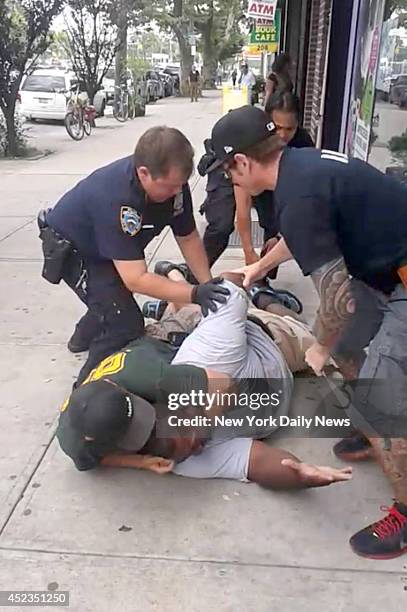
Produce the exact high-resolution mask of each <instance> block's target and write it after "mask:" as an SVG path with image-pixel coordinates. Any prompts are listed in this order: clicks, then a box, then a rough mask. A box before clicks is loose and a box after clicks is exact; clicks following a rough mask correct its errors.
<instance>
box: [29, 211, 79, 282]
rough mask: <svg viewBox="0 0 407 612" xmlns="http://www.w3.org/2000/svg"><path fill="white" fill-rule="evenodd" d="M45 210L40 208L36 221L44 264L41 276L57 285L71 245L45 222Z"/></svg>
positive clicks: (70, 251)
mask: <svg viewBox="0 0 407 612" xmlns="http://www.w3.org/2000/svg"><path fill="white" fill-rule="evenodd" d="M47 212H48V211H45V210H41V211H40V213H39V215H38V217H37V223H38V228H39V230H40V233H39V237H40V239H41V241H42V252H43V255H44V264H43V267H42V277H43V278H45V280H47V281H48V282H49V283H52V284H53V285H57V284H58V283H60V282H61V280H62V278H63V274H64V266H65V263H66V260H67V258H68V257H69V255H70V253H72V251H73V245H72V243H71V242H69V240H66V238H64V237H63V236H60V235H59V234H58V233H57V232H56V231H55V230H54V229H53V228H52V227H49V225H48V224H47Z"/></svg>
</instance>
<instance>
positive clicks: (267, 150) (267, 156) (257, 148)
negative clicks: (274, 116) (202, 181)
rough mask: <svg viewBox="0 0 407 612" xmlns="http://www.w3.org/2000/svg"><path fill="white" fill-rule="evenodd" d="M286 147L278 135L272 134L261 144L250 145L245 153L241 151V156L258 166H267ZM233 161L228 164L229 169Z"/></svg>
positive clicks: (233, 163)
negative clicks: (252, 160) (251, 160)
mask: <svg viewBox="0 0 407 612" xmlns="http://www.w3.org/2000/svg"><path fill="white" fill-rule="evenodd" d="M285 147H286V144H285V142H284V140H282V138H280V136H279V135H278V134H273V135H272V136H269V138H266V139H265V140H262V141H261V142H258V143H256V144H255V145H252V146H251V147H249V148H248V149H246V151H242V154H243V155H246V156H247V157H250V158H251V159H254V161H256V162H258V163H260V164H268V163H270V162H272V161H274V160H275V159H276V157H277V155H278V154H279V153H280V152H281V151H282V150H283V149H284V148H285ZM235 163H236V162H235V161H234V160H233V161H232V163H231V164H229V168H233V166H234V165H235Z"/></svg>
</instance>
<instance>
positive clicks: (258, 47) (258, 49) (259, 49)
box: [247, 43, 278, 55]
mask: <svg viewBox="0 0 407 612" xmlns="http://www.w3.org/2000/svg"><path fill="white" fill-rule="evenodd" d="M263 51H264V52H265V53H277V52H278V43H256V44H254V45H248V47H247V53H248V54H249V55H259V54H260V53H263Z"/></svg>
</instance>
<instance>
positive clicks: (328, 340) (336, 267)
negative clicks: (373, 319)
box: [311, 257, 353, 347]
mask: <svg viewBox="0 0 407 612" xmlns="http://www.w3.org/2000/svg"><path fill="white" fill-rule="evenodd" d="M311 278H312V280H313V282H314V285H315V287H316V289H317V291H318V293H319V297H320V306H319V310H318V314H317V319H316V321H315V327H314V333H315V335H316V338H317V340H318V342H319V343H320V344H323V345H325V346H329V347H331V346H332V345H333V344H334V343H335V341H336V339H337V338H338V336H339V334H340V333H341V331H342V329H343V327H344V326H345V324H346V323H347V321H348V320H349V319H350V317H351V316H352V312H353V298H352V293H351V285H350V279H349V273H348V270H347V268H346V264H345V262H344V260H343V257H340V258H338V259H335V260H333V261H330V262H328V263H326V264H324V265H323V266H321V267H320V268H318V269H317V270H315V272H312V274H311Z"/></svg>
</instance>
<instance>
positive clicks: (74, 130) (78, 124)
mask: <svg viewBox="0 0 407 612" xmlns="http://www.w3.org/2000/svg"><path fill="white" fill-rule="evenodd" d="M64 124H65V128H66V131H67V132H68V134H69V136H70V137H71V138H72V139H73V140H82V138H83V136H84V133H85V131H84V128H83V123H82V119H81V117H80V115H79V114H78V113H77V112H76V111H70V112H69V113H67V114H66V115H65V119H64Z"/></svg>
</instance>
